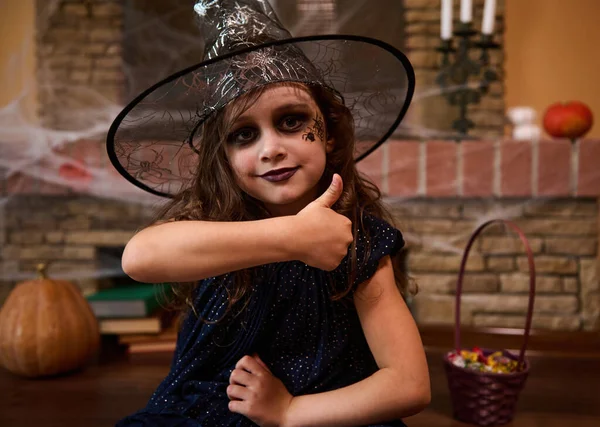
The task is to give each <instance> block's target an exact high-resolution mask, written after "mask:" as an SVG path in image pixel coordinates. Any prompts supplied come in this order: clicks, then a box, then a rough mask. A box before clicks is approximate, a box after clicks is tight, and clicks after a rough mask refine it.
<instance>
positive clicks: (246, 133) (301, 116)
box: [227, 112, 310, 145]
mask: <svg viewBox="0 0 600 427" xmlns="http://www.w3.org/2000/svg"><path fill="white" fill-rule="evenodd" d="M309 119H310V114H309V113H306V112H298V113H286V114H282V116H281V118H280V119H278V120H277V121H276V123H277V128H278V129H279V130H281V131H282V132H285V133H294V132H300V131H302V130H304V128H305V127H306V124H307V123H308V121H309ZM258 134H259V129H258V128H257V127H255V126H241V127H239V128H238V129H236V130H234V131H233V132H231V133H230V134H229V135H228V136H227V142H228V143H229V144H234V145H244V144H249V143H251V142H253V141H254V140H255V139H256V138H257V137H258Z"/></svg>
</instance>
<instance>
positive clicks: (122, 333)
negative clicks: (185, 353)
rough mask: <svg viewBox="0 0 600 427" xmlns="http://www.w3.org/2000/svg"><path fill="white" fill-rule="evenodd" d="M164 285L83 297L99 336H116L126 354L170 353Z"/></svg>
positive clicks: (172, 338)
mask: <svg viewBox="0 0 600 427" xmlns="http://www.w3.org/2000/svg"><path fill="white" fill-rule="evenodd" d="M169 290H170V287H169V285H167V284H147V283H136V284H131V285H119V286H115V287H114V288H110V289H103V290H100V291H98V292H96V293H94V294H92V295H89V296H88V297H87V300H88V302H89V304H90V306H91V308H92V310H93V312H94V314H95V315H96V318H97V319H98V324H99V326H100V333H101V334H103V335H117V336H118V341H119V343H120V344H123V345H124V346H126V347H127V351H128V352H129V353H148V352H172V351H173V350H174V349H175V341H176V336H177V333H176V326H175V324H174V322H173V319H172V318H173V316H172V315H171V313H170V312H169V311H167V310H166V308H165V305H166V299H165V298H164V296H165V295H168V294H169Z"/></svg>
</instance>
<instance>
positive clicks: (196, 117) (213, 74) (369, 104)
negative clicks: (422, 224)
mask: <svg viewBox="0 0 600 427" xmlns="http://www.w3.org/2000/svg"><path fill="white" fill-rule="evenodd" d="M290 48H292V49H293V50H294V51H298V49H299V51H300V52H301V54H302V55H304V56H305V57H306V58H307V59H308V60H309V61H310V64H311V65H313V66H314V69H315V70H316V71H317V73H318V74H319V77H318V78H313V75H312V74H311V73H301V72H298V73H297V72H295V71H294V70H293V68H294V67H290V68H291V71H290V70H286V72H281V70H280V68H281V65H280V63H278V64H279V65H278V64H276V63H270V62H269V61H270V60H269V55H267V52H269V53H270V52H273V51H280V50H282V49H288V50H289V49H290ZM249 55H252V56H253V57H256V58H266V59H261V61H262V62H261V67H262V68H263V69H264V70H266V73H264V74H265V75H266V74H268V79H266V80H264V84H270V83H276V82H285V81H296V82H300V83H305V84H319V85H323V86H326V87H328V88H329V89H331V90H332V91H333V92H335V93H336V94H337V95H339V97H340V98H341V99H342V100H343V102H344V104H345V105H346V106H347V107H348V108H349V109H350V111H351V113H352V115H353V118H354V129H355V140H356V143H355V150H354V158H355V160H356V161H357V162H358V161H360V160H362V159H364V158H365V157H366V156H368V155H369V154H370V153H371V152H373V151H374V150H375V149H376V148H377V147H379V146H380V145H381V144H382V143H383V142H384V141H385V140H386V139H387V138H389V137H390V135H392V133H393V132H394V130H395V129H396V128H397V127H398V125H399V124H400V122H401V120H402V118H403V117H404V115H405V114H406V112H407V110H408V107H409V105H410V102H411V99H412V96H413V93H414V88H415V76H414V70H413V68H412V65H411V64H410V62H409V60H408V58H406V56H405V55H404V54H403V53H402V52H401V51H399V50H398V49H396V48H395V47H393V46H391V45H389V44H387V43H385V42H382V41H381V40H377V39H372V38H368V37H362V36H353V35H325V36H308V37H296V38H292V39H286V40H277V41H273V42H270V43H265V44H262V45H260V46H252V47H248V48H244V49H240V50H238V51H235V52H231V53H229V54H226V55H223V56H219V57H215V58H212V59H209V60H206V61H203V62H201V63H199V64H196V65H193V66H191V67H188V68H186V69H184V70H181V71H179V72H177V73H175V74H173V75H171V76H169V77H167V78H165V79H163V80H161V81H160V82H158V83H156V84H155V85H153V86H151V87H150V88H148V89H147V90H145V91H144V92H143V93H141V94H140V95H139V96H137V97H136V98H135V99H134V100H133V101H131V102H130V103H129V104H128V105H127V106H126V107H125V108H124V109H123V110H122V111H121V112H120V113H119V115H118V116H117V117H116V118H115V120H114V122H113V123H112V125H111V127H110V129H109V131H108V135H107V152H108V156H109V158H110V161H111V162H112V164H113V166H114V167H115V168H116V169H117V171H118V172H119V173H120V174H121V175H123V176H124V177H125V178H126V179H127V180H128V181H130V182H131V183H132V184H134V185H136V186H137V187H139V188H141V189H143V190H145V191H148V192H149V193H152V194H155V195H158V196H163V197H173V196H174V195H176V194H177V193H179V192H180V191H182V190H184V189H185V188H187V187H188V186H189V185H190V184H191V181H192V179H193V178H194V176H195V173H196V169H197V167H198V165H197V161H196V158H197V154H196V145H197V144H199V143H201V141H199V138H198V129H199V127H200V126H201V125H202V123H203V122H204V121H205V120H206V118H207V116H208V115H209V114H212V113H214V112H217V111H219V110H220V109H221V108H222V107H223V106H225V105H227V103H229V102H231V101H232V100H233V99H235V98H237V97H238V96H240V95H241V94H242V93H244V92H246V91H248V90H251V89H252V88H253V87H256V86H257V85H256V84H255V85H254V86H252V87H246V88H239V87H238V88H236V90H231V88H224V87H219V88H218V89H219V91H218V93H215V88H214V87H211V83H210V82H215V81H219V80H221V81H223V79H224V78H225V79H226V78H227V76H229V75H230V74H231V69H232V66H233V65H232V64H237V65H239V63H240V62H242V61H245V60H247V58H248V56H249ZM269 67H271V68H275V69H274V70H273V69H270V68H269ZM277 67H279V68H277ZM296 68H297V67H296ZM236 70H237V68H236ZM247 71H248V72H249V73H253V76H254V77H256V76H255V75H256V73H257V72H256V67H254V68H253V69H252V70H247ZM228 73H230V74H228ZM259 74H260V73H259ZM253 76H250V80H252V79H254V77H253ZM244 78H248V76H245V77H244ZM257 78H258V79H259V80H260V79H261V78H262V76H260V75H259V76H258V77H257ZM209 99H210V101H209V102H208V101H207V100H209Z"/></svg>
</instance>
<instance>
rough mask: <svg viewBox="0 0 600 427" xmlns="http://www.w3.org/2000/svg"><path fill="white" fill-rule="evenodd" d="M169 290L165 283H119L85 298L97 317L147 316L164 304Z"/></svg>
mask: <svg viewBox="0 0 600 427" xmlns="http://www.w3.org/2000/svg"><path fill="white" fill-rule="evenodd" d="M169 291H170V285H168V284H166V283H160V284H156V283H139V284H135V285H120V286H115V287H114V288H110V289H103V290H101V291H98V292H96V293H94V294H92V295H88V296H87V300H88V302H89V304H90V306H91V307H92V310H93V312H94V314H95V315H96V317H98V318H115V317H121V318H123V317H147V316H150V315H151V314H152V313H154V311H155V310H156V309H158V308H159V307H160V306H161V304H162V305H164V304H165V302H166V300H165V295H167V296H168V295H169Z"/></svg>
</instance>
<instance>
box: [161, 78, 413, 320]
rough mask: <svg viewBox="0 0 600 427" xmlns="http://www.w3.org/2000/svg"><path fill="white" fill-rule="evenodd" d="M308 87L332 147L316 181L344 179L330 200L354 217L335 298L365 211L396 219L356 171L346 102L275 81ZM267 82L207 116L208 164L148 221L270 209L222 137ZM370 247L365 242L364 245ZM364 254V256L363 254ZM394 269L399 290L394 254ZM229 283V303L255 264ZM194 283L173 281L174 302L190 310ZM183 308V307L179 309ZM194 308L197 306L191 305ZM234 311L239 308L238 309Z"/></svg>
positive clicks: (231, 216)
mask: <svg viewBox="0 0 600 427" xmlns="http://www.w3.org/2000/svg"><path fill="white" fill-rule="evenodd" d="M277 84H280V85H288V86H292V87H295V88H298V89H300V90H304V91H308V92H309V93H310V95H312V97H313V99H314V100H315V102H316V104H317V105H318V106H319V108H320V110H321V113H322V115H323V117H324V120H325V123H326V132H327V135H328V137H332V138H334V140H335V144H334V148H333V150H332V152H330V153H328V154H327V159H326V165H325V171H324V173H323V176H322V177H321V181H320V183H319V186H320V189H319V190H320V191H319V192H318V193H317V194H322V192H323V191H325V190H326V189H327V187H328V186H329V184H330V183H331V180H332V177H333V174H334V173H338V174H339V175H340V176H341V177H342V180H343V193H342V195H341V196H340V198H339V199H338V201H337V202H336V203H335V204H334V205H333V206H332V209H334V210H335V211H336V212H338V213H339V214H341V215H344V216H346V217H347V218H349V219H350V220H351V221H352V224H353V234H354V242H353V243H352V245H351V247H350V252H349V256H350V259H349V262H350V263H349V265H350V266H351V274H350V277H349V280H348V283H334V282H332V283H331V286H332V287H333V297H332V298H333V299H334V300H340V299H343V298H344V297H346V296H347V295H348V294H349V293H350V291H351V289H352V284H353V283H354V280H355V277H356V271H357V265H356V262H357V261H356V260H357V254H356V241H357V236H358V235H359V234H360V233H364V234H367V241H369V240H370V239H368V230H367V229H365V227H364V224H363V223H362V218H363V215H364V214H370V215H373V216H376V217H379V218H381V219H383V220H386V221H387V222H389V223H390V224H394V219H393V217H392V215H391V214H390V213H389V211H387V210H386V209H385V208H384V206H383V203H382V201H381V192H380V191H379V189H378V188H377V186H376V185H374V184H373V183H372V182H371V181H370V180H369V179H367V178H366V177H365V176H363V175H361V174H359V172H358V171H357V169H356V163H355V160H354V122H353V119H352V114H351V113H350V111H349V110H348V108H347V107H346V106H345V105H344V104H343V103H342V102H341V101H340V100H339V99H338V97H337V96H336V95H335V94H334V93H333V92H331V91H330V90H328V89H325V88H323V87H321V86H317V85H315V86H307V85H304V84H300V83H294V82H285V83H277ZM266 87H267V86H261V87H258V88H255V89H253V90H252V91H251V92H248V93H246V94H244V95H243V96H241V97H239V98H237V99H236V100H235V101H234V102H232V103H230V104H228V105H227V106H226V107H225V109H224V110H223V111H221V112H219V113H218V114H214V115H213V116H211V117H210V118H208V119H207V120H206V122H205V123H204V124H203V126H202V129H201V132H200V138H199V140H200V143H199V144H196V148H197V149H198V164H199V165H210V166H203V167H199V168H198V169H197V172H196V175H195V177H194V179H193V183H192V185H191V186H189V187H188V188H187V189H185V190H184V191H182V192H181V193H180V194H178V195H177V196H175V197H174V198H173V199H172V200H171V201H170V202H169V203H168V204H166V205H165V206H164V207H163V208H162V209H161V210H160V211H159V212H158V213H157V215H156V216H155V218H153V220H152V223H158V222H164V221H184V220H203V221H251V220H258V219H264V218H268V217H269V216H270V215H269V212H268V211H267V209H266V208H265V207H264V205H263V204H262V202H260V201H259V200H257V199H254V198H253V197H251V196H249V195H248V194H246V193H244V192H243V191H242V190H241V189H240V187H239V186H238V184H237V183H236V181H235V179H234V174H233V171H232V169H231V167H230V165H229V162H228V160H227V156H226V152H225V143H226V139H227V136H228V134H229V133H230V131H231V129H232V126H233V124H234V123H235V121H236V119H237V118H238V117H239V116H240V115H241V114H243V113H244V112H245V111H246V110H247V109H248V108H250V106H251V105H252V104H253V103H254V102H255V101H256V100H257V99H258V98H259V97H260V96H261V95H262V94H263V92H264V91H265V88H266ZM367 250H368V248H367ZM365 258H366V257H365ZM393 265H394V273H395V278H396V284H397V286H398V288H399V289H400V292H401V293H402V294H403V296H405V297H406V296H407V292H410V293H413V292H411V291H409V289H408V279H407V276H406V274H405V272H404V271H403V268H402V265H401V264H400V263H399V262H398V260H395V262H394V263H393ZM233 278H234V281H233V286H232V287H226V288H225V289H226V290H227V292H228V297H229V298H228V299H229V301H228V302H229V306H228V310H227V311H228V312H229V311H230V309H231V308H232V307H233V306H234V304H236V303H237V302H239V301H242V300H244V299H245V298H244V297H245V296H246V295H247V291H248V289H250V284H251V282H252V280H253V269H246V270H242V271H237V272H235V273H233ZM196 285H197V284H196V283H176V284H173V286H172V287H173V294H174V299H173V301H172V302H173V303H174V304H175V306H176V307H177V308H180V309H185V308H186V307H187V308H190V309H192V310H194V306H193V303H192V294H193V291H194V288H195V287H196ZM183 311H187V310H183ZM194 311H195V310H194ZM236 311H238V310H236Z"/></svg>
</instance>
